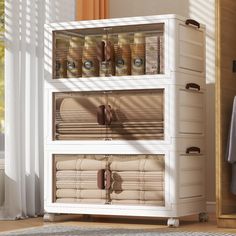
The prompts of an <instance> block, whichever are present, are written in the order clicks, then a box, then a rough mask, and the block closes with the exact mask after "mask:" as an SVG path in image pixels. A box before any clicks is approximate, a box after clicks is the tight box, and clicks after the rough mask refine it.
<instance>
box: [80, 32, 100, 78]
mask: <svg viewBox="0 0 236 236" xmlns="http://www.w3.org/2000/svg"><path fill="white" fill-rule="evenodd" d="M96 41H97V40H96V38H95V36H85V42H84V47H83V56H82V77H95V76H98V75H99V73H98V59H97V55H96V54H97V50H96Z"/></svg>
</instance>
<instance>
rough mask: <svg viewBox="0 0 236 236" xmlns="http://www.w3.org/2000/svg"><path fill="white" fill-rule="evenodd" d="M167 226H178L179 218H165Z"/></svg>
mask: <svg viewBox="0 0 236 236" xmlns="http://www.w3.org/2000/svg"><path fill="white" fill-rule="evenodd" d="M167 226H168V227H174V228H175V227H179V219H178V218H169V219H168V220H167Z"/></svg>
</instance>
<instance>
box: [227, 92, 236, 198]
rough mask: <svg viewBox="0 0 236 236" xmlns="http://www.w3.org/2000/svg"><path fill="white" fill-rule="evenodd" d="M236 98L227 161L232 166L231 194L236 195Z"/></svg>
mask: <svg viewBox="0 0 236 236" xmlns="http://www.w3.org/2000/svg"><path fill="white" fill-rule="evenodd" d="M235 144H236V96H235V97H234V102H233V109H232V115H231V123H230V129H229V137H228V144H227V149H226V152H227V153H226V159H227V161H228V162H229V163H231V164H232V177H231V192H232V193H233V194H235V195H236V145H235Z"/></svg>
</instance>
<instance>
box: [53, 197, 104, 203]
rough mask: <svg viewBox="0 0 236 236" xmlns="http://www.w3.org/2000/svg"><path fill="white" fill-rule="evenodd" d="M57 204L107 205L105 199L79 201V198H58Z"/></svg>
mask: <svg viewBox="0 0 236 236" xmlns="http://www.w3.org/2000/svg"><path fill="white" fill-rule="evenodd" d="M56 202H57V203H77V204H78V203H84V204H86V203H88V204H105V202H106V201H105V199H78V198H57V199H56Z"/></svg>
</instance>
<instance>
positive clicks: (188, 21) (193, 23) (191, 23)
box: [185, 19, 200, 28]
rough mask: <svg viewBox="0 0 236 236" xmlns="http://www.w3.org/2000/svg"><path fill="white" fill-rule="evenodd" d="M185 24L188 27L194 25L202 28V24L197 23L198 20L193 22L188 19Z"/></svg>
mask: <svg viewBox="0 0 236 236" xmlns="http://www.w3.org/2000/svg"><path fill="white" fill-rule="evenodd" d="M185 24H186V25H194V26H197V27H198V28H200V23H199V22H197V21H196V20H193V19H187V20H186V21H185Z"/></svg>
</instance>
